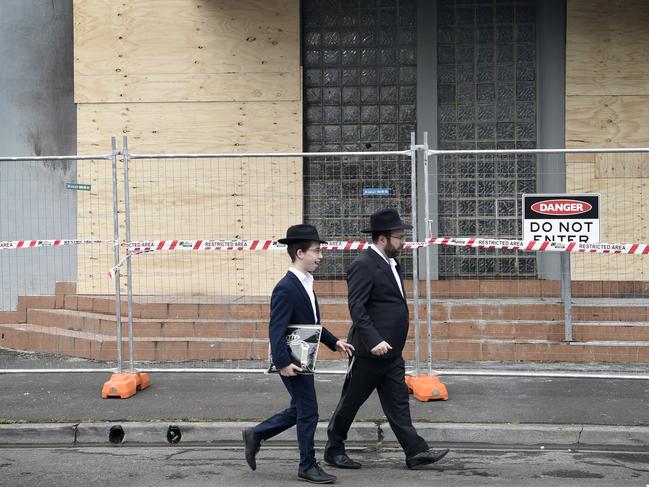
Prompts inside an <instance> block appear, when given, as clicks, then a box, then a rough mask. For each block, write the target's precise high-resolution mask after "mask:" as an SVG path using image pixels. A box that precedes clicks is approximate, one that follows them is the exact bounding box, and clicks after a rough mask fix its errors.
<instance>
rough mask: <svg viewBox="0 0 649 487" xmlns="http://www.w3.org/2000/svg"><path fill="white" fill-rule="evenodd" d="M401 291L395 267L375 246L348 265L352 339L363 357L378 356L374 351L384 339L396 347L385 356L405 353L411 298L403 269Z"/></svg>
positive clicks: (350, 335) (350, 339) (398, 269)
mask: <svg viewBox="0 0 649 487" xmlns="http://www.w3.org/2000/svg"><path fill="white" fill-rule="evenodd" d="M397 273H398V274H399V280H400V281H401V289H403V290H404V294H401V291H400V290H399V286H398V284H397V281H396V279H395V278H394V274H393V273H392V268H391V267H390V264H388V263H387V262H386V261H385V259H383V257H381V256H380V255H379V254H377V253H376V252H375V251H374V250H373V249H367V250H365V251H364V252H363V253H361V254H360V255H359V256H358V257H357V258H356V259H355V260H354V261H353V262H352V263H351V264H350V265H349V268H348V269H347V289H348V302H349V313H350V315H351V318H352V328H351V330H350V331H349V338H348V342H349V343H351V344H352V345H353V346H354V348H355V349H356V352H355V353H356V354H357V355H358V356H359V357H370V358H377V357H376V356H375V355H372V353H371V352H370V351H371V350H372V349H373V348H374V347H375V346H376V345H378V344H379V343H381V342H382V341H383V340H385V341H386V342H388V343H389V344H390V346H391V347H392V350H390V351H389V352H388V353H387V354H385V355H383V356H382V357H381V358H392V357H399V356H401V352H402V351H403V347H404V346H405V344H406V338H407V336H408V321H409V315H408V302H407V301H406V298H405V287H404V285H403V278H402V277H401V269H400V267H399V264H398V263H397Z"/></svg>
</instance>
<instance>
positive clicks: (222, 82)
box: [75, 66, 301, 103]
mask: <svg viewBox="0 0 649 487" xmlns="http://www.w3.org/2000/svg"><path fill="white" fill-rule="evenodd" d="M299 77H300V70H299V68H298V67H297V66H294V67H290V66H287V67H286V70H284V71H278V72H254V71H246V72H230V73H211V74H142V75H137V74H135V75H134V74H130V75H128V74H107V75H99V76H85V75H79V76H77V77H76V79H75V89H76V92H77V95H76V97H75V98H76V100H75V101H76V102H77V103H114V102H119V103H127V102H136V103H137V102H169V101H174V102H183V101H242V100H245V101H254V100H257V101H275V100H299V99H300V98H301V93H300V80H299Z"/></svg>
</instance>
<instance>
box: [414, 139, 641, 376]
mask: <svg viewBox="0 0 649 487" xmlns="http://www.w3.org/2000/svg"><path fill="white" fill-rule="evenodd" d="M619 150H620V151H623V150H624V149H619ZM629 151H631V149H629ZM430 156H431V161H432V162H431V164H430V168H431V169H430V175H429V176H430V180H431V181H432V182H433V184H431V189H430V191H429V194H428V195H427V201H428V202H429V204H431V202H432V206H434V205H435V204H436V205H437V208H438V214H437V215H435V216H433V218H435V219H436V221H435V222H434V225H433V228H432V232H431V236H433V237H437V236H449V237H460V238H461V237H476V236H478V237H482V238H491V239H494V240H499V239H506V240H518V239H521V238H522V226H521V222H522V206H521V196H522V195H523V194H526V193H527V194H530V193H551V194H557V193H559V194H560V193H563V192H564V188H563V187H565V192H567V193H569V194H585V193H598V194H600V195H601V199H600V205H601V207H600V239H599V240H600V241H601V242H609V243H613V244H616V243H627V242H628V243H634V242H636V243H647V242H649V226H648V225H647V223H646V218H645V213H646V211H647V203H646V195H647V180H648V179H647V178H649V161H648V160H647V158H646V150H645V152H644V153H642V152H636V153H633V152H624V153H612V152H606V151H599V152H593V153H574V154H568V155H567V156H565V155H564V154H561V153H548V152H544V151H541V150H537V151H509V152H507V153H506V152H504V151H503V152H500V153H499V152H498V151H431V152H430ZM566 157H567V162H565V166H564V159H565V158H566ZM564 167H565V168H564ZM562 185H563V187H562ZM556 241H558V242H561V241H563V242H564V244H565V245H567V244H568V243H569V241H568V240H567V234H566V236H565V237H562V236H557V237H556ZM609 251H610V252H611V254H607V253H581V252H570V253H569V254H570V264H569V265H570V268H569V270H567V272H569V276H570V280H571V288H572V301H571V304H572V318H573V319H572V329H571V332H572V340H571V343H567V342H565V338H566V336H567V335H566V329H565V326H564V325H565V323H564V318H565V315H564V304H565V303H564V302H562V294H561V271H562V269H561V263H560V257H561V256H560V253H559V252H548V251H545V252H541V251H535V252H526V251H522V250H514V249H511V248H502V247H499V246H498V245H491V246H488V247H487V248H485V247H480V246H478V245H472V246H452V245H442V246H439V248H438V250H437V252H438V254H439V260H437V259H435V262H436V263H437V264H438V267H436V269H434V270H435V272H436V273H437V275H436V276H433V280H432V281H431V286H432V296H433V302H432V313H431V321H432V323H431V326H432V329H433V337H434V339H433V347H432V348H433V361H435V363H436V364H440V366H441V367H443V366H444V363H446V361H469V360H471V361H475V360H498V361H503V360H504V361H521V360H532V361H567V362H590V361H601V362H623V363H635V362H649V341H648V340H647V338H648V336H649V335H647V331H648V330H649V327H648V325H649V323H648V322H647V320H648V318H649V317H648V314H647V311H648V310H649V309H648V307H647V301H646V298H647V297H649V279H648V278H647V269H648V267H647V266H649V259H647V255H629V254H625V255H612V253H614V251H615V247H611V248H610V250H609ZM435 277H438V279H435ZM424 346H425V344H424Z"/></svg>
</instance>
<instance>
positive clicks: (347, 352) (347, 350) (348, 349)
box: [336, 340, 354, 358]
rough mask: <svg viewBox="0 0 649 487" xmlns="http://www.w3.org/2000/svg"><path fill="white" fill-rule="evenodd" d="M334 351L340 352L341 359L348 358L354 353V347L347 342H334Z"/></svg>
mask: <svg viewBox="0 0 649 487" xmlns="http://www.w3.org/2000/svg"><path fill="white" fill-rule="evenodd" d="M336 350H338V351H339V352H340V355H341V356H342V357H343V358H349V357H351V356H352V355H353V353H354V346H353V345H351V344H349V343H347V342H343V341H342V340H338V341H337V342H336Z"/></svg>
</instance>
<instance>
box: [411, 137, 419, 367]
mask: <svg viewBox="0 0 649 487" xmlns="http://www.w3.org/2000/svg"><path fill="white" fill-rule="evenodd" d="M415 137H416V136H415V133H414V132H410V151H411V152H410V195H411V196H410V197H411V199H412V239H413V240H414V241H415V242H418V241H419V235H418V233H417V149H416V147H415V144H416V139H415ZM418 250H419V249H418V248H417V247H414V248H413V249H412V300H413V304H414V308H415V316H414V318H415V320H414V321H415V376H416V377H419V369H420V363H421V355H420V352H419V260H418Z"/></svg>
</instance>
